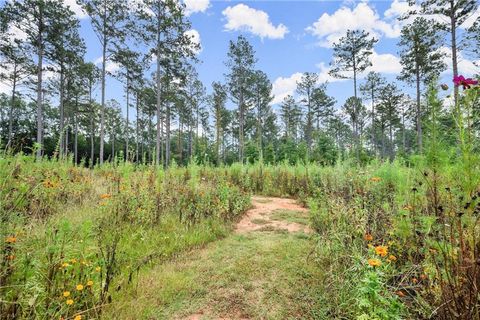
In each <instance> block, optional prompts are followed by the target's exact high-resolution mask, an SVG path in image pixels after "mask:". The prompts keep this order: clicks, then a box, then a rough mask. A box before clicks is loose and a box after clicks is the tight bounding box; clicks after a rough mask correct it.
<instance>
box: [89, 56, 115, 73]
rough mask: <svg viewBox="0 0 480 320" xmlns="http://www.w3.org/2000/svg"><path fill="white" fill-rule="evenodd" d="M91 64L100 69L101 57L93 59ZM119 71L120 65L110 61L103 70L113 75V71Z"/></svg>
mask: <svg viewBox="0 0 480 320" xmlns="http://www.w3.org/2000/svg"><path fill="white" fill-rule="evenodd" d="M93 63H95V64H96V65H99V66H100V67H101V64H102V57H98V58H97V59H95V61H94V62H93ZM119 69H120V65H119V64H118V63H116V62H113V61H110V60H108V61H107V65H106V66H105V70H106V71H107V72H109V73H114V72H115V71H118V70H119Z"/></svg>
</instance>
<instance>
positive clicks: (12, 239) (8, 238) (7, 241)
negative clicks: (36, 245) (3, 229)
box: [5, 236, 17, 243]
mask: <svg viewBox="0 0 480 320" xmlns="http://www.w3.org/2000/svg"><path fill="white" fill-rule="evenodd" d="M5 242H6V243H15V242H17V238H16V237H15V236H11V237H6V238H5Z"/></svg>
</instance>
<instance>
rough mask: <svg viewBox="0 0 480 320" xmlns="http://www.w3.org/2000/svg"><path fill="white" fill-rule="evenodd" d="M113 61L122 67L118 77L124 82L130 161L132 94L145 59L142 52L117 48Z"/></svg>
mask: <svg viewBox="0 0 480 320" xmlns="http://www.w3.org/2000/svg"><path fill="white" fill-rule="evenodd" d="M112 60H113V61H115V62H116V63H118V64H119V65H120V70H119V71H118V72H116V74H115V75H116V76H117V77H118V78H119V79H120V80H121V81H124V84H125V99H126V119H125V131H124V136H125V161H128V160H129V159H130V157H129V156H130V148H129V137H130V117H129V116H130V101H131V98H130V94H131V93H132V91H133V88H134V82H135V79H136V78H137V77H142V74H141V73H142V64H143V63H144V60H143V57H142V55H141V53H140V52H136V51H133V50H130V49H128V48H126V47H117V49H116V50H115V52H114V54H113V58H112Z"/></svg>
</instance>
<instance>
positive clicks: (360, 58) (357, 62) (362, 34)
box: [329, 30, 378, 98]
mask: <svg viewBox="0 0 480 320" xmlns="http://www.w3.org/2000/svg"><path fill="white" fill-rule="evenodd" d="M377 41H378V40H376V39H375V38H370V34H369V33H368V32H366V31H364V30H362V31H360V30H348V31H347V34H346V35H345V36H344V37H342V38H340V40H338V42H336V43H334V44H333V61H332V62H331V63H330V65H331V66H332V69H331V70H330V71H329V74H330V75H331V76H333V77H335V78H340V79H351V78H353V92H354V94H353V96H354V97H355V98H357V77H358V74H359V73H361V72H363V71H365V70H366V69H367V68H368V67H370V66H371V65H372V63H371V61H370V55H371V54H372V53H373V45H374V44H375V43H376V42H377Z"/></svg>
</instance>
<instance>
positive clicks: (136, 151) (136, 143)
mask: <svg viewBox="0 0 480 320" xmlns="http://www.w3.org/2000/svg"><path fill="white" fill-rule="evenodd" d="M136 95H137V101H136V111H137V112H136V113H137V120H136V126H135V162H136V163H137V164H138V160H139V143H140V136H139V131H140V130H139V128H140V125H139V121H140V108H139V107H140V97H139V96H140V95H139V94H138V92H137V93H136Z"/></svg>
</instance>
